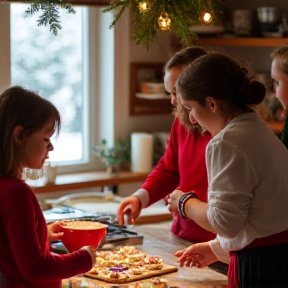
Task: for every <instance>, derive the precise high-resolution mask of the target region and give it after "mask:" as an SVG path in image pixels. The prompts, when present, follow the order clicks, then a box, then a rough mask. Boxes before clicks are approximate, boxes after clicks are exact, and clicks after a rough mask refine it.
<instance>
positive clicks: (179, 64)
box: [165, 46, 207, 135]
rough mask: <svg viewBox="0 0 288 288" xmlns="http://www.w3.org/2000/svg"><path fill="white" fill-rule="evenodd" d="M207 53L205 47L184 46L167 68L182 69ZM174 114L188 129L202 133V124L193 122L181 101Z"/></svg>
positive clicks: (171, 59) (197, 133)
mask: <svg viewBox="0 0 288 288" xmlns="http://www.w3.org/2000/svg"><path fill="white" fill-rule="evenodd" d="M206 54H207V51H206V50H205V49H204V48H203V47H198V46H193V47H186V48H183V49H182V50H180V51H178V52H176V53H175V54H174V55H173V56H172V57H171V58H170V60H169V61H168V62H167V63H166V65H165V70H170V69H173V68H176V69H179V70H181V69H182V68H183V67H185V66H187V65H189V64H191V63H192V62H193V61H195V60H196V59H197V58H199V57H201V56H203V55H206ZM173 114H174V115H175V116H176V117H178V119H179V121H180V123H181V124H182V125H183V126H185V128H186V129H187V131H189V132H194V133H195V135H199V134H201V133H202V128H201V127H200V125H198V124H192V123H191V122H190V119H189V115H188V113H187V110H186V109H185V108H184V107H183V106H182V105H181V103H178V105H177V107H176V108H175V109H174V111H173Z"/></svg>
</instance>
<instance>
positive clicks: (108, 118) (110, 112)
mask: <svg viewBox="0 0 288 288" xmlns="http://www.w3.org/2000/svg"><path fill="white" fill-rule="evenodd" d="M28 5H29V4H27V6H28ZM24 12H25V11H23V13H24ZM87 13H88V23H86V24H85V23H83V26H84V27H83V28H84V29H83V39H89V47H88V51H89V52H88V55H89V57H84V58H86V59H84V63H83V66H84V69H83V71H84V77H83V78H84V79H86V83H84V87H85V88H84V95H88V97H89V101H85V103H87V104H86V107H83V108H84V111H85V114H86V115H88V117H86V118H85V119H84V121H85V124H84V127H86V128H84V129H87V131H88V135H89V136H88V147H89V149H86V150H85V151H84V153H85V154H84V155H83V158H84V159H87V162H86V163H80V164H79V163H74V164H73V163H71V164H70V165H66V166H59V169H58V173H59V174H63V173H69V172H80V171H90V170H103V163H101V161H100V160H99V159H97V158H96V157H95V156H94V155H93V154H92V147H93V146H94V145H95V144H96V143H98V142H99V141H100V140H101V139H106V140H107V141H108V143H110V144H111V143H113V142H114V114H115V113H114V68H115V67H114V66H115V65H114V30H110V29H109V25H110V24H111V22H112V17H113V16H112V14H111V13H103V12H102V8H99V7H89V8H87ZM35 17H37V15H35ZM84 22H85V21H84ZM35 25H37V22H36V18H35ZM47 29H49V27H47ZM59 33H61V30H60V31H59ZM55 37H57V36H55ZM0 39H1V41H0V51H1V53H0V93H2V92H3V91H4V90H5V89H7V88H8V87H9V86H10V83H11V82H10V71H11V69H10V4H8V3H6V4H2V5H0ZM85 43H88V42H86V41H83V45H85ZM83 48H84V49H86V47H83ZM85 60H86V61H85ZM86 76H87V77H86ZM60 137H61V133H60ZM83 144H84V145H85V143H83ZM71 145H73V143H71Z"/></svg>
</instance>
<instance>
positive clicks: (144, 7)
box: [139, 1, 150, 12]
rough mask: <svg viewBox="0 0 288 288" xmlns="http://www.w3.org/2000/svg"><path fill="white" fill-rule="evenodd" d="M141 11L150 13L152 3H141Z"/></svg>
mask: <svg viewBox="0 0 288 288" xmlns="http://www.w3.org/2000/svg"><path fill="white" fill-rule="evenodd" d="M139 10H140V12H147V11H149V10H150V2H149V1H143V2H139Z"/></svg>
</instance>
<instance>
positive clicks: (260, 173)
mask: <svg viewBox="0 0 288 288" xmlns="http://www.w3.org/2000/svg"><path fill="white" fill-rule="evenodd" d="M176 90H177V93H178V96H179V98H180V100H181V103H182V105H183V106H184V107H186V109H187V113H189V115H190V117H191V121H195V120H196V121H197V122H198V123H199V124H200V125H201V126H202V127H203V128H205V129H207V130H208V131H209V132H210V133H211V134H212V136H213V138H212V139H211V140H210V142H209V143H208V146H207V148H206V165H207V172H208V180H209V186H208V203H204V202H201V201H200V200H198V199H197V198H195V194H193V193H183V192H182V191H180V190H175V191H174V192H173V193H172V194H171V196H170V204H169V205H170V210H171V211H173V210H174V211H175V210H178V211H179V212H180V214H181V215H182V216H183V217H184V218H189V219H192V220H194V221H195V222H197V223H198V224H199V225H200V226H202V227H203V228H205V229H207V230H209V231H211V232H215V233H217V241H218V242H219V244H220V246H221V248H222V249H223V250H224V251H226V252H229V254H230V264H229V271H228V279H229V287H245V288H246V287H257V288H258V287H261V288H262V287H288V273H287V271H288V231H287V227H288V209H287V203H288V177H287V171H288V152H287V149H286V147H285V146H284V145H283V144H282V143H281V141H280V140H279V139H278V138H277V137H275V135H274V134H273V132H272V131H271V130H270V129H269V128H267V126H266V124H265V122H264V121H262V120H261V119H260V118H258V117H257V115H256V113H255V111H254V110H253V107H255V106H256V105H258V104H260V103H261V102H262V101H263V99H264V97H265V92H266V91H265V87H264V86H263V85H262V84H261V83H260V82H258V81H256V79H255V78H254V77H253V75H251V74H250V73H249V71H248V69H247V68H246V67H242V66H241V65H240V64H239V63H238V62H237V61H235V60H234V59H232V58H231V57H228V56H226V55H224V54H222V53H210V54H208V55H205V56H202V57H200V58H199V59H197V60H196V61H195V62H193V66H192V65H190V66H188V67H186V68H185V69H184V70H183V71H182V73H181V75H180V76H179V78H178V81H177V83H176ZM190 252H191V251H189V248H188V249H187V250H185V251H182V252H179V253H178V254H176V255H177V256H179V257H181V258H180V265H184V263H185V262H187V261H188V265H190V264H191V261H193V260H191V258H189V253H190ZM186 264H187V263H186Z"/></svg>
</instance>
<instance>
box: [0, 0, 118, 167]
mask: <svg viewBox="0 0 288 288" xmlns="http://www.w3.org/2000/svg"><path fill="white" fill-rule="evenodd" d="M3 6H10V19H9V21H10V30H9V25H7V26H2V27H7V30H8V31H6V33H8V36H7V34H5V31H3V34H4V35H3V37H4V39H5V35H6V37H7V39H9V41H10V49H9V50H8V49H7V44H6V47H5V44H3V43H2V44H1V43H0V50H1V51H3V50H4V51H6V55H7V57H8V59H10V61H9V69H8V71H9V70H10V75H9V76H7V75H6V74H7V73H9V72H5V70H4V69H3V70H0V75H3V73H4V74H5V76H4V79H6V82H5V80H2V83H1V82H0V90H1V91H0V92H2V91H3V90H4V89H2V87H1V86H4V85H5V87H7V86H10V85H21V86H25V87H27V88H28V89H31V90H33V91H35V92H37V93H39V94H40V95H41V96H43V97H45V98H47V99H48V100H50V101H51V102H52V103H53V104H54V105H55V106H56V107H57V108H58V110H59V111H60V113H61V116H62V128H61V133H60V137H59V138H58V139H57V140H56V139H55V140H53V142H54V143H53V144H54V147H55V150H54V151H53V152H51V153H50V160H51V161H53V162H57V163H58V165H59V166H60V169H59V171H60V173H61V172H62V173H64V172H70V171H80V170H89V169H91V168H93V169H95V168H96V169H97V165H96V164H97V163H98V162H99V161H98V162H97V161H96V159H95V156H93V155H92V154H91V151H92V146H93V145H94V144H96V142H98V141H99V139H102V138H104V137H105V138H109V137H111V135H110V136H109V135H107V133H106V135H104V134H103V133H102V134H101V127H100V126H101V121H100V120H101V119H99V116H97V114H98V113H100V109H101V106H103V104H101V103H102V102H103V101H104V102H105V101H109V102H110V104H111V100H112V101H113V92H114V91H113V85H112V88H110V90H108V93H109V94H108V96H107V94H106V95H105V97H106V98H107V99H106V100H105V99H104V100H101V99H100V100H99V99H97V97H99V96H98V95H100V93H99V92H100V91H101V90H103V88H102V87H101V86H102V85H105V84H106V82H107V81H109V85H110V86H111V75H113V69H114V67H113V64H114V63H112V62H111V59H114V58H113V55H114V51H113V45H112V47H111V45H110V46H109V47H110V48H108V49H107V47H106V48H105V54H104V56H103V54H102V50H103V49H102V50H101V47H97V44H96V43H102V42H103V41H104V42H105V41H107V39H108V41H109V42H110V43H111V41H113V37H114V34H113V32H112V31H111V30H109V25H106V23H105V25H104V24H103V25H102V24H101V23H102V22H103V21H104V22H105V21H107V19H106V18H107V17H111V16H110V15H108V13H102V10H101V8H96V7H93V8H86V7H74V8H75V10H76V14H68V13H67V12H66V11H65V10H62V9H61V10H60V11H61V18H60V20H61V25H62V27H63V28H62V29H61V30H60V31H59V32H58V35H57V36H55V35H53V34H52V33H51V32H50V31H49V27H48V26H43V27H39V26H37V22H36V21H37V18H38V16H39V15H38V14H36V15H34V16H33V17H28V18H27V17H25V13H24V11H25V10H26V9H27V7H28V5H27V4H18V3H17V4H10V5H9V4H6V5H1V7H0V19H1V9H2V8H3V9H7V7H3ZM2 15H4V12H3V11H2ZM6 18H7V17H6ZM1 21H5V20H3V19H2V20H0V24H1ZM2 24H3V23H2ZM6 24H7V20H6ZM1 33H2V32H1V31H0V34H1ZM0 37H1V35H0ZM2 39H3V38H2ZM112 44H113V42H112ZM1 45H3V46H4V48H3V47H2V46H1ZM2 48H3V49H2ZM98 48H99V49H98ZM103 57H105V58H106V59H109V60H108V61H107V63H108V67H106V66H107V63H105V58H104V61H103ZM100 59H101V61H100ZM4 60H5V58H4V57H2V58H0V64H1V62H4ZM101 63H103V64H101ZM104 63H105V69H104V71H103V73H102V69H101V68H103V66H104ZM6 65H7V64H6ZM0 66H1V65H0ZM100 71H101V73H100ZM111 71H112V73H111ZM100 75H101V77H100ZM106 75H107V76H106ZM112 80H113V79H112ZM3 81H4V82H3ZM8 81H9V83H7V82H8ZM1 84H2V85H1ZM112 106H113V105H112ZM97 112H98V113H97ZM110 116H111V117H112V118H113V114H112V115H110ZM108 122H109V121H108ZM106 123H107V121H106ZM111 123H113V121H110V124H111ZM110 127H111V125H110ZM110 127H109V126H106V127H105V129H107V128H110ZM108 131H110V130H109V129H108ZM111 131H113V127H111ZM100 164H101V163H98V165H99V166H98V169H101V167H100Z"/></svg>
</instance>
